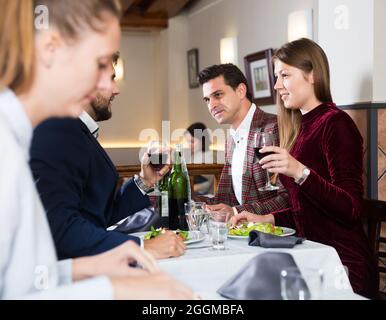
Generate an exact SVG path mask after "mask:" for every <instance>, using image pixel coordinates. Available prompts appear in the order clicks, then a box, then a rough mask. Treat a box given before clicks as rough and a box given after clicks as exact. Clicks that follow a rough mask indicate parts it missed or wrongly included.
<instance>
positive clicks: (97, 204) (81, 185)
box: [30, 57, 185, 259]
mask: <svg viewBox="0 0 386 320" xmlns="http://www.w3.org/2000/svg"><path fill="white" fill-rule="evenodd" d="M117 58H118V57H116V58H115V61H116V60H117ZM108 67H109V68H111V74H112V77H111V86H110V90H108V91H106V90H104V91H99V92H98V93H97V96H96V98H95V99H94V101H92V103H91V104H90V105H88V106H86V107H85V108H84V112H83V113H82V114H81V116H80V117H79V119H53V120H49V121H46V122H45V123H43V124H42V125H40V126H39V127H38V128H36V130H35V132H34V137H33V141H32V144H31V160H30V165H31V169H32V172H33V175H34V178H35V181H36V186H37V189H38V191H39V194H40V197H41V199H42V202H43V204H44V207H45V209H46V212H47V215H48V221H49V224H50V227H51V231H52V234H53V238H54V241H55V245H56V249H57V253H58V256H59V259H66V258H75V257H80V256H87V255H94V254H98V253H101V252H104V251H107V250H109V249H111V248H114V247H116V246H118V245H120V244H122V243H124V242H126V241H127V240H129V239H132V240H134V241H136V242H137V243H138V244H141V245H143V246H144V248H145V249H146V250H148V251H149V252H151V253H152V254H153V255H154V256H155V257H156V258H168V257H173V256H179V255H181V254H183V252H184V249H185V245H184V243H183V242H182V241H181V239H180V238H179V237H178V236H176V235H175V234H174V233H173V232H167V233H166V234H164V235H161V236H159V237H157V238H153V239H150V240H145V241H143V243H141V240H140V239H139V238H137V237H133V236H129V235H127V234H124V233H120V232H117V231H106V228H107V227H109V226H111V225H113V224H115V223H117V222H118V221H120V220H122V219H124V218H126V217H127V216H129V215H132V214H134V213H135V212H137V211H139V210H141V209H143V208H146V207H148V206H149V205H150V202H149V198H148V196H147V193H149V192H150V191H151V188H152V186H154V183H155V182H156V181H157V180H159V179H161V178H162V176H163V175H164V174H165V173H166V172H167V171H168V170H169V166H166V167H164V168H163V169H162V170H161V171H160V172H159V173H157V172H156V171H154V170H153V169H152V168H151V167H150V166H149V165H147V164H144V163H143V164H142V167H141V168H142V169H141V172H140V174H139V175H136V176H135V178H134V179H132V180H130V181H128V182H126V183H125V184H124V185H123V186H122V187H121V188H120V189H119V190H116V189H117V182H118V173H117V171H116V169H115V166H114V164H113V163H112V161H111V160H110V158H109V156H108V155H107V153H106V152H105V150H104V149H103V148H102V146H101V145H100V144H99V143H98V140H97V135H98V129H99V128H98V124H97V122H99V121H104V120H108V119H110V118H111V115H112V112H111V103H112V101H113V99H114V97H115V96H116V95H118V94H119V88H118V86H117V84H116V83H115V71H114V68H113V65H111V66H108Z"/></svg>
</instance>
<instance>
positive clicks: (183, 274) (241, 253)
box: [134, 233, 365, 300]
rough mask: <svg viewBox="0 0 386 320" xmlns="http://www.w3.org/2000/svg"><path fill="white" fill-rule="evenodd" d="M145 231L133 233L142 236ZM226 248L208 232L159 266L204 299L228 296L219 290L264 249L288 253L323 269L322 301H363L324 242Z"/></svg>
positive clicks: (241, 243)
mask: <svg viewBox="0 0 386 320" xmlns="http://www.w3.org/2000/svg"><path fill="white" fill-rule="evenodd" d="M144 234H145V233H137V234H134V235H137V236H143V235H144ZM225 246H226V249H225V250H213V249H212V245H211V240H210V237H209V235H208V234H202V236H200V237H199V238H197V239H196V240H195V241H189V242H188V243H187V245H186V251H185V253H184V254H183V255H182V256H180V257H176V258H169V259H163V260H159V266H160V269H161V270H163V271H164V272H167V273H168V274H170V275H171V276H173V277H174V278H175V279H177V280H179V281H180V282H182V283H184V284H185V285H187V286H188V287H190V288H191V289H192V290H193V291H194V292H195V293H196V294H198V295H199V296H200V297H201V298H202V299H204V300H207V299H209V300H219V299H225V298H224V297H222V296H221V295H220V294H219V293H218V292H217V290H218V289H219V288H220V287H221V286H222V285H223V284H224V283H226V282H227V281H228V279H230V278H232V277H233V276H234V275H235V274H237V273H238V272H239V270H241V269H242V268H243V267H244V265H246V264H247V263H248V262H249V261H250V260H251V259H253V258H254V257H256V256H257V255H260V254H262V253H264V252H286V253H289V254H290V255H291V256H292V257H293V258H294V261H295V263H296V265H297V266H298V268H299V270H300V272H302V269H307V268H319V269H320V270H322V271H323V275H324V281H323V282H324V284H323V294H322V295H321V297H320V299H323V300H363V299H365V298H364V297H362V296H360V295H358V294H355V293H354V292H353V290H352V287H351V285H350V282H349V279H348V276H347V273H346V271H345V268H344V266H343V265H342V262H341V260H340V258H339V256H338V254H337V252H336V250H335V249H334V248H333V247H331V246H327V245H324V244H322V243H318V242H314V241H310V240H305V241H304V242H303V243H301V244H298V245H295V246H294V247H293V248H262V247H259V246H249V245H248V237H242V238H236V239H235V238H229V237H228V239H227V240H226V242H225Z"/></svg>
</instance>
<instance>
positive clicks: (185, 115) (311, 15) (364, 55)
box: [100, 0, 386, 229]
mask: <svg viewBox="0 0 386 320" xmlns="http://www.w3.org/2000/svg"><path fill="white" fill-rule="evenodd" d="M122 3H123V6H124V8H125V11H126V14H125V17H124V19H123V22H122V29H123V37H122V44H121V56H122V62H123V71H124V74H123V79H122V80H120V83H119V84H120V88H121V94H120V96H119V97H117V98H116V100H115V101H114V103H113V118H112V119H111V120H110V121H107V122H105V123H102V124H101V129H102V130H101V135H100V141H101V143H102V145H103V146H104V148H105V149H106V150H107V152H108V153H109V154H110V156H111V157H112V159H113V161H114V163H115V164H116V165H129V164H138V163H139V160H138V151H139V148H140V146H142V145H143V144H144V142H141V141H140V133H141V131H142V130H143V129H146V128H153V129H155V130H157V131H158V132H161V123H162V121H163V120H164V121H167V120H169V121H170V126H171V130H172V131H173V130H174V129H177V128H187V127H188V126H189V125H190V124H191V123H193V122H196V121H201V122H204V123H205V124H207V126H208V127H209V128H210V129H212V130H215V129H217V128H219V126H218V124H217V123H216V122H215V121H214V120H213V119H212V118H211V116H210V114H209V112H208V110H207V107H206V105H205V104H204V103H203V100H202V89H201V88H200V87H196V88H191V87H190V86H189V80H188V66H187V64H188V59H187V53H188V51H189V50H191V49H198V58H199V60H198V64H199V65H198V67H199V69H202V68H205V67H206V66H209V65H212V64H218V63H221V59H220V57H221V53H220V43H221V40H222V39H223V38H232V41H233V43H235V44H236V47H234V49H233V50H234V51H235V52H233V54H234V55H235V57H236V58H235V59H236V60H235V63H236V64H237V65H238V66H239V68H240V69H241V70H243V71H245V67H244V57H245V56H247V55H249V54H252V53H255V52H259V51H262V50H265V49H268V48H273V49H275V48H278V47H279V46H281V45H282V44H284V43H285V42H287V41H288V30H289V29H291V28H293V27H295V25H296V23H298V22H297V21H296V18H295V20H291V16H292V17H293V14H294V13H295V12H296V13H298V14H300V17H301V16H304V17H306V18H308V20H307V19H306V20H305V21H306V23H305V26H304V28H307V30H306V31H307V34H309V37H310V38H312V39H313V40H315V41H317V42H318V43H319V44H320V45H321V46H322V48H323V49H324V50H325V51H326V53H327V55H328V58H329V62H330V68H331V76H332V77H331V85H332V94H333V98H334V100H335V102H336V103H337V105H338V106H339V107H341V108H343V109H344V110H345V111H347V112H348V113H349V114H350V116H352V118H353V119H354V121H355V122H356V124H357V126H358V128H359V129H360V131H361V133H362V135H363V138H364V147H365V151H366V152H365V158H364V160H365V170H366V172H365V189H366V195H367V196H368V197H369V198H373V199H376V198H378V199H380V200H386V62H385V57H386V32H385V30H386V1H385V0H122ZM298 16H299V15H298ZM300 19H301V18H300ZM307 22H308V23H307ZM299 23H302V21H299ZM294 24H295V25H294ZM262 109H263V110H265V111H267V112H270V113H275V112H276V111H275V110H276V108H275V106H274V105H268V106H262ZM222 128H223V129H226V127H225V126H222ZM212 148H213V149H214V150H217V151H221V150H223V148H224V146H223V145H221V144H218V145H217V144H216V141H214V144H213V146H212ZM384 229H385V228H384Z"/></svg>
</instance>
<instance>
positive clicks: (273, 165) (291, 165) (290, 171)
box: [259, 146, 305, 180]
mask: <svg viewBox="0 0 386 320" xmlns="http://www.w3.org/2000/svg"><path fill="white" fill-rule="evenodd" d="M260 151H261V153H265V152H271V153H273V154H270V155H268V156H266V157H264V158H262V159H261V160H260V162H259V163H260V164H261V167H262V168H263V169H266V170H268V172H271V173H281V174H284V175H286V176H288V177H290V178H294V179H295V180H296V179H299V178H300V177H301V176H302V174H303V169H304V168H305V166H304V165H303V164H302V163H300V162H299V161H298V160H296V159H295V158H294V157H293V156H291V155H290V153H289V152H288V151H287V150H286V149H284V148H280V147H275V146H269V147H264V148H262V149H261V150H260Z"/></svg>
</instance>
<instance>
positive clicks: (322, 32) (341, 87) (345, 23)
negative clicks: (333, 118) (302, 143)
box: [318, 0, 374, 105]
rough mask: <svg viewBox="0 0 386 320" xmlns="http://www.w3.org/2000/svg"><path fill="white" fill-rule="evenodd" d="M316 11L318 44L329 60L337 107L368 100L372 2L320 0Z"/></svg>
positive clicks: (372, 41) (370, 76) (370, 65)
mask: <svg viewBox="0 0 386 320" xmlns="http://www.w3.org/2000/svg"><path fill="white" fill-rule="evenodd" d="M342 5H343V6H345V7H341V6H342ZM339 6H340V7H339ZM340 8H341V9H340ZM318 10H319V27H318V32H319V44H320V45H321V46H322V47H323V49H324V50H325V51H326V54H327V56H328V58H329V62H330V69H331V91H332V95H333V99H334V100H335V102H336V103H337V104H340V105H344V104H352V103H356V102H367V101H371V100H372V95H373V81H372V75H373V55H374V20H373V19H374V7H373V0H328V1H319V9H318ZM335 10H337V11H335Z"/></svg>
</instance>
